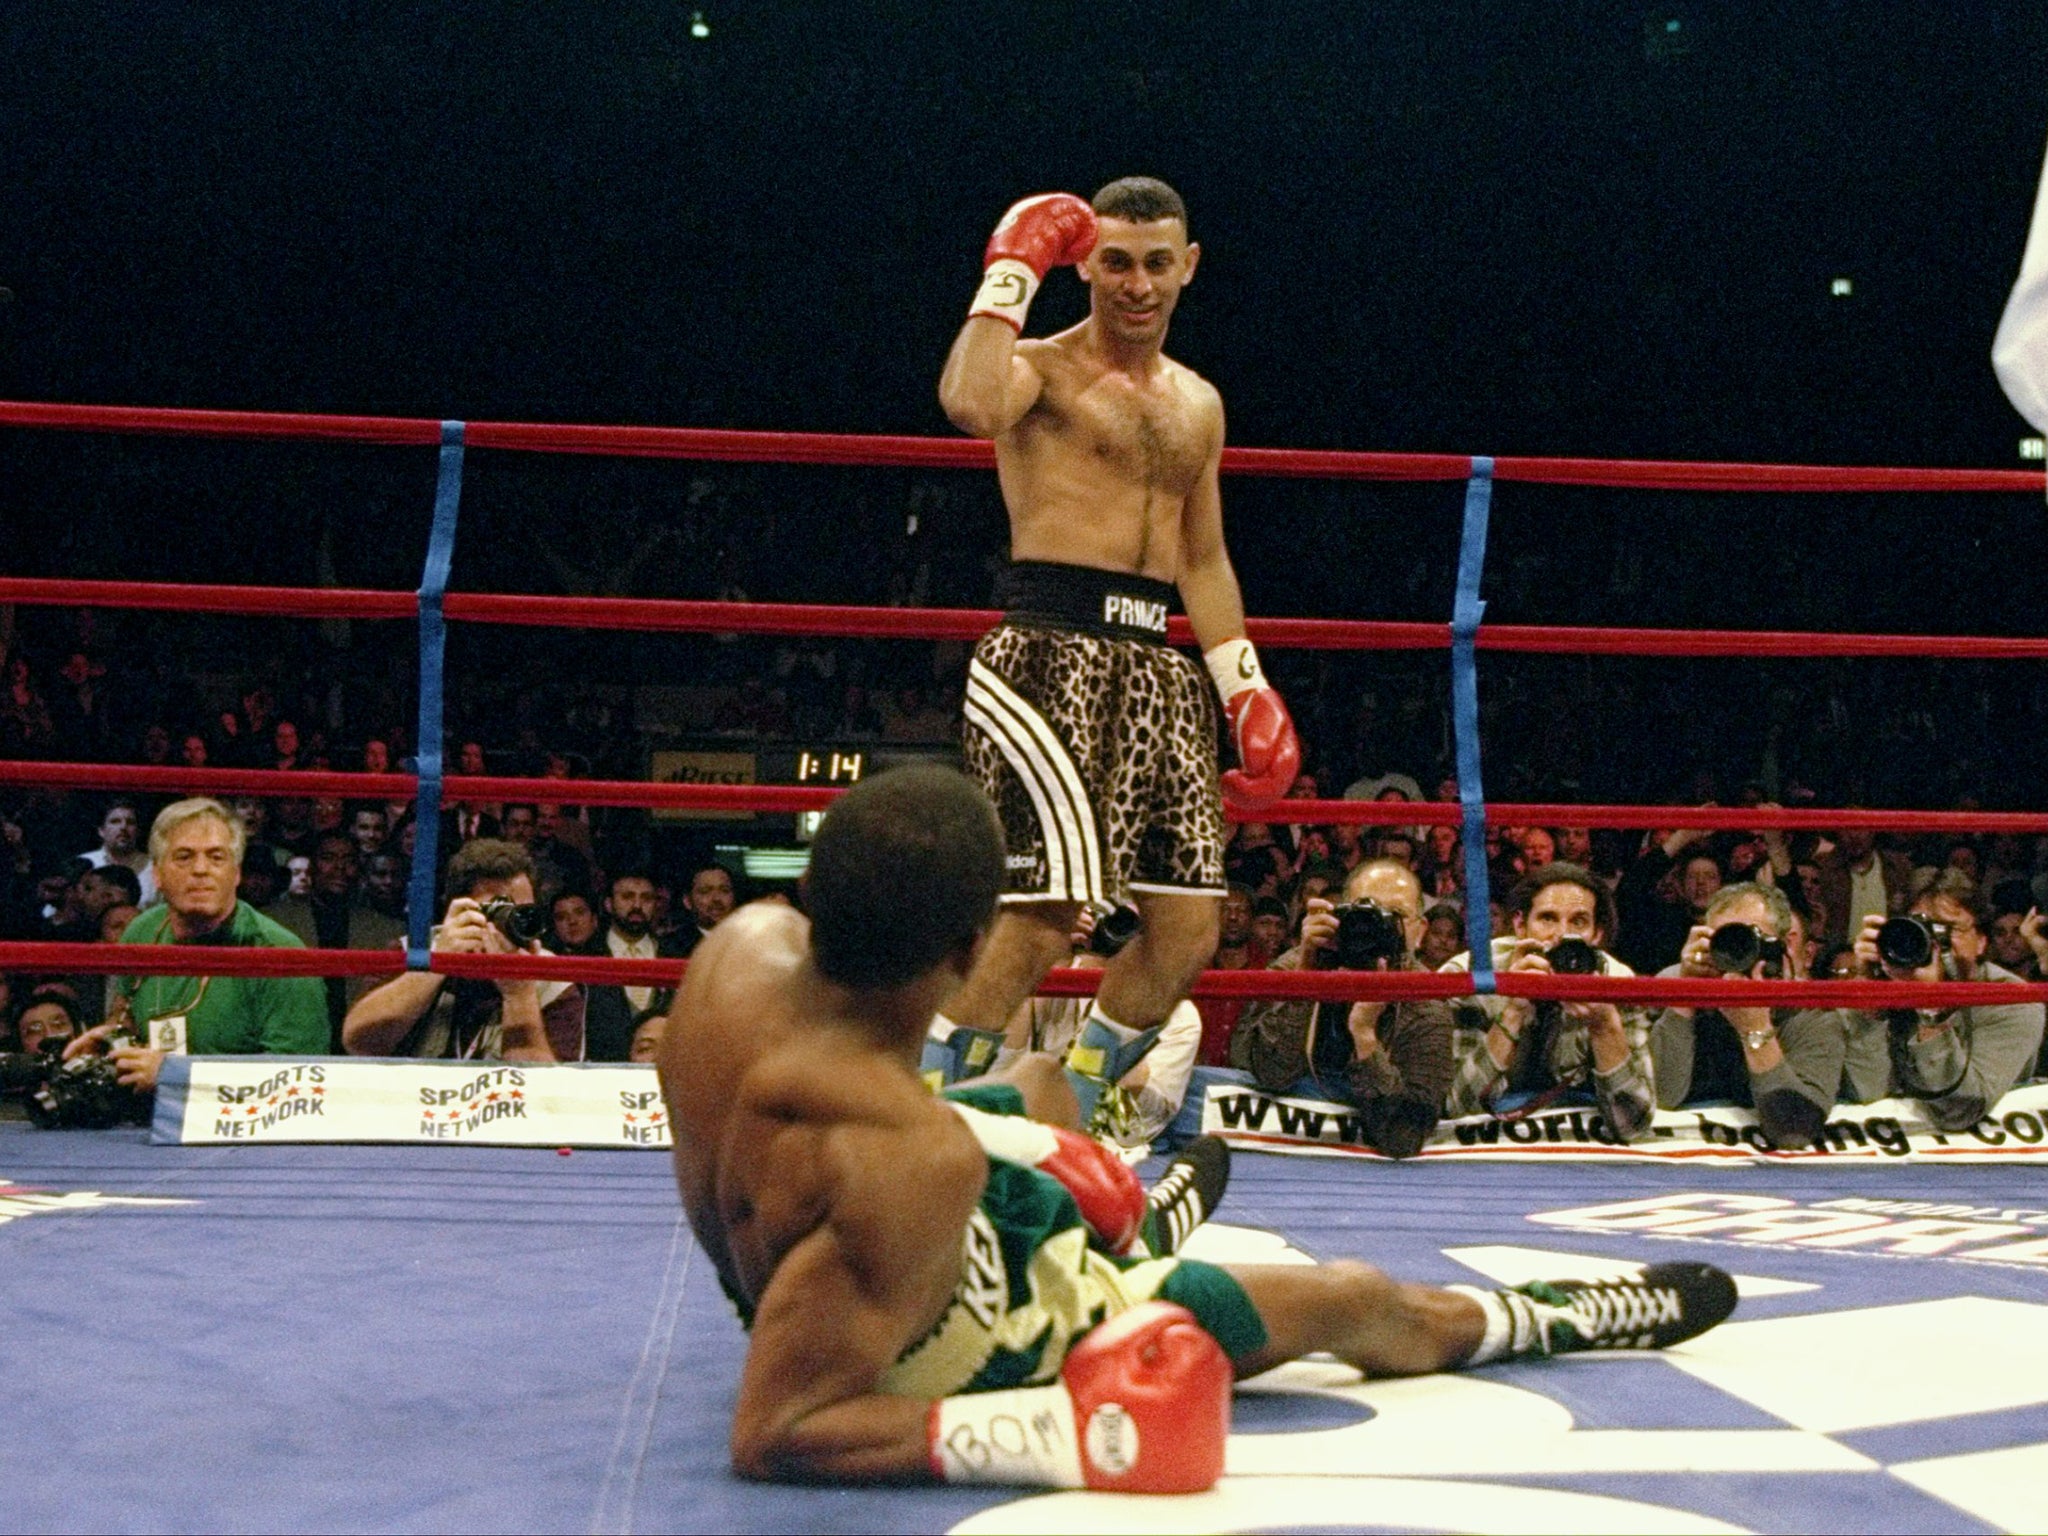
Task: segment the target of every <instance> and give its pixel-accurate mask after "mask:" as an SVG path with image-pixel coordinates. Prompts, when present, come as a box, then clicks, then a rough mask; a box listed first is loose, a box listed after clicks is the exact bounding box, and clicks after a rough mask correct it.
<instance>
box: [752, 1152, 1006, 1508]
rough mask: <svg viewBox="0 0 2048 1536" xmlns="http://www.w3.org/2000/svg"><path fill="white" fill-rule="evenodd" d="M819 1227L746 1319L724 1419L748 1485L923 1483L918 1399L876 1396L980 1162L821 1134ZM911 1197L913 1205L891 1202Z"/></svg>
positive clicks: (918, 1321) (953, 1253)
mask: <svg viewBox="0 0 2048 1536" xmlns="http://www.w3.org/2000/svg"><path fill="white" fill-rule="evenodd" d="M821 1161H822V1162H825V1163H827V1164H829V1165H830V1166H832V1167H834V1168H836V1169H837V1170H839V1171H838V1174H837V1177H836V1178H834V1180H833V1188H832V1191H831V1193H830V1195H829V1196H828V1200H829V1205H828V1209H827V1213H826V1216H825V1219H824V1221H823V1222H822V1223H820V1224H819V1226H817V1227H816V1228H815V1229H813V1230H812V1231H811V1232H810V1233H809V1234H808V1235H806V1236H805V1237H804V1238H802V1239H801V1240H800V1241H799V1242H798V1243H797V1244H796V1245H795V1246H794V1247H793V1248H791V1249H790V1250H789V1252H788V1253H786V1254H784V1255H783V1257H782V1260H781V1262H780V1263H779V1264H777V1265H776V1267H775V1272H774V1275H773V1277H772V1278H771V1279H770V1280H769V1282H768V1284H767V1286H766V1287H765V1288H764V1289H763V1291H762V1293H761V1300H760V1305H759V1306H758V1308H757V1309H756V1311H755V1315H754V1331H753V1339H752V1341H751V1343H750V1345H749V1347H748V1349H747V1363H746V1368H745V1370H744V1371H743V1373H742V1374H741V1377H740V1396H739V1403H738V1405H737V1406H736V1407H735V1409H734V1411H733V1423H732V1462H733V1467H734V1469H735V1470H736V1471H738V1472H739V1473H741V1474H742V1475H743V1476H747V1477H758V1478H778V1479H794V1480H800V1481H811V1480H823V1479H835V1480H859V1481H893V1480H908V1479H922V1478H929V1477H931V1475H932V1466H931V1446H930V1441H929V1439H928V1434H927V1421H928V1416H929V1414H930V1410H931V1403H930V1401H929V1400H927V1399H919V1398H907V1397H897V1396H892V1395H888V1394H885V1393H882V1392H880V1391H878V1390H877V1388H878V1387H879V1386H880V1384H881V1382H882V1379H883V1377H884V1375H885V1374H886V1373H887V1371H888V1369H889V1367H890V1365H891V1364H892V1363H893V1362H894V1361H895V1359H896V1357H897V1356H898V1355H899V1354H900V1353H902V1351H903V1349H904V1347H905V1346H906V1345H907V1344H908V1343H909V1342H910V1341H911V1340H912V1339H914V1338H916V1337H917V1336H918V1335H919V1334H920V1333H921V1332H922V1331H923V1330H924V1329H925V1328H926V1327H928V1326H929V1325H930V1323H931V1319H930V1317H928V1316H926V1315H925V1313H927V1312H928V1311H930V1310H931V1291H932V1286H933V1281H934V1273H935V1269H936V1270H942V1271H944V1272H945V1273H955V1272H957V1270H958V1266H959V1263H960V1258H959V1253H960V1244H961V1242H962V1241H963V1234H964V1231H965V1226H966V1219H967V1214H968V1212H969V1211H970V1210H971V1209H972V1208H973V1205H974V1202H975V1201H976V1200H977V1199H979V1197H980V1192H981V1180H982V1178H983V1176H984V1174H985V1169H986V1162H985V1160H984V1158H983V1157H982V1154H981V1151H980V1148H979V1147H978V1146H976V1145H975V1144H974V1143H973V1142H972V1140H971V1139H970V1138H967V1137H965V1136H964V1135H963V1136H961V1137H960V1138H958V1141H957V1142H956V1141H952V1140H949V1141H948V1142H947V1143H945V1144H943V1145H934V1144H933V1143H932V1141H931V1139H930V1137H929V1135H922V1136H919V1135H906V1134H904V1133H903V1132H900V1131H892V1130H889V1129H884V1128H876V1127H868V1126H842V1127H840V1128H838V1129H836V1130H834V1131H832V1132H831V1133H829V1135H828V1137H827V1141H826V1148H825V1152H824V1156H823V1158H822V1159H821ZM913 1187H914V1188H916V1189H917V1190H918V1192H919V1196H918V1198H917V1199H915V1200H906V1199H904V1198H903V1190H904V1189H906V1188H913Z"/></svg>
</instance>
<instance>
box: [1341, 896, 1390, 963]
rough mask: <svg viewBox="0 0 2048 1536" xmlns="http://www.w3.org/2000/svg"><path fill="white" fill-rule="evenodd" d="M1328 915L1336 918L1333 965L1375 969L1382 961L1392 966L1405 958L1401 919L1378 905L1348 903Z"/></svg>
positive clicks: (1361, 902) (1366, 902)
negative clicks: (1334, 958)
mask: <svg viewBox="0 0 2048 1536" xmlns="http://www.w3.org/2000/svg"><path fill="white" fill-rule="evenodd" d="M1331 915H1332V916H1334V917H1335V918H1336V919H1337V943H1336V960H1335V962H1334V963H1335V964H1336V965H1337V966H1338V967H1340V968H1341V969H1343V970H1347V971H1371V970H1377V969H1378V968H1379V963H1380V961H1382V960H1385V961H1387V962H1388V963H1389V964H1390V965H1391V964H1394V963H1397V962H1399V961H1400V960H1402V959H1405V958H1406V957H1407V954H1408V937H1407V935H1406V934H1405V933H1403V932H1402V931H1401V919H1400V918H1399V917H1398V916H1396V915H1395V914H1394V913H1392V912H1389V911H1388V910H1387V909H1386V908H1385V907H1383V906H1381V905H1380V904H1379V903H1378V902H1376V901H1347V902H1345V903H1344V905H1342V906H1341V907H1337V908H1335V909H1334V910H1333V912H1332V914H1331ZM1325 963H1326V964H1328V963H1332V962H1328V961H1326V962H1325Z"/></svg>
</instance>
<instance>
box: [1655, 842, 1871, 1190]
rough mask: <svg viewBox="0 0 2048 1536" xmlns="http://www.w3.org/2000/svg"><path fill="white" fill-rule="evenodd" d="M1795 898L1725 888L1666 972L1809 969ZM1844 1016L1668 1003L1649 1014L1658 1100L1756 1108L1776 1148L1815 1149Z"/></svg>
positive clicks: (1774, 974) (1831, 1098)
mask: <svg viewBox="0 0 2048 1536" xmlns="http://www.w3.org/2000/svg"><path fill="white" fill-rule="evenodd" d="M1797 930H1798V924H1797V922H1796V920H1795V918H1794V916H1793V912H1792V904H1791V903H1790V902H1789V901H1788V900H1786V898H1785V894H1784V892H1782V891H1779V890H1776V889H1773V888H1772V887H1770V886H1765V885H1754V884H1750V883H1747V882H1745V883H1743V884H1741V885H1730V886H1724V887H1723V888H1722V889H1721V890H1720V891H1719V892H1717V893H1716V894H1715V896H1714V898H1713V900H1711V901H1709V902H1708V903H1707V911H1706V917H1705V918H1704V919H1703V920H1702V921H1701V922H1700V923H1699V924H1698V925H1697V926H1696V927H1695V928H1694V929H1693V930H1692V932H1691V933H1690V934H1689V935H1687V937H1686V941H1685V948H1684V949H1683V950H1682V951H1681V952H1680V954H1679V962H1678V964H1677V965H1674V966H1669V967H1667V968H1666V969H1665V970H1663V971H1661V972H1659V973H1658V974H1659V975H1663V976H1693V977H1701V978H1711V979H1716V980H1718V979H1723V978H1728V977H1734V976H1748V977H1752V978H1754V979H1756V980H1758V981H1764V980H1775V979H1777V978H1779V977H1784V976H1790V977H1795V978H1803V977H1804V976H1805V974H1806V965H1805V959H1804V956H1803V955H1802V954H1801V953H1800V947H1801V946H1802V945H1803V936H1800V935H1799V934H1798V931H1797ZM1846 1028H1847V1025H1846V1023H1845V1021H1844V1020H1843V1018H1842V1015H1841V1014H1840V1013H1839V1012H1837V1011H1835V1010H1833V1009H1820V1008H1805V1009H1792V1008H1767V1007H1756V1008H1700V1009H1692V1008H1663V1009H1659V1010H1657V1011H1656V1012H1655V1013H1653V1014H1652V1015H1651V1017H1650V1056H1651V1059H1652V1061H1653V1062H1654V1063H1655V1065H1656V1083H1657V1104H1658V1106H1659V1107H1660V1108H1662V1109H1676V1108H1678V1107H1679V1106H1680V1105H1681V1104H1696V1103H1702V1102H1706V1101H1709V1100H1711V1101H1714V1102H1717V1103H1735V1104H1740V1105H1743V1106H1745V1107H1748V1108H1753V1109H1755V1111H1756V1115H1757V1123H1758V1124H1759V1125H1760V1126H1762V1128H1763V1133H1764V1135H1765V1136H1766V1137H1768V1138H1769V1139H1770V1142H1771V1145H1772V1146H1775V1147H1786V1148H1792V1149H1797V1148H1801V1147H1809V1146H1811V1145H1813V1142H1814V1139H1815V1138H1816V1137H1817V1136H1819V1135H1820V1131H1821V1127H1822V1126H1823V1125H1825V1124H1827V1118H1828V1111H1829V1110H1831V1109H1833V1108H1834V1105H1835V1090H1836V1087H1837V1086H1838V1085H1839V1084H1840V1082H1841V1080H1842V1056H1843V1052H1844V1050H1845V1049H1846V1040H1845V1034H1844V1031H1845V1030H1846Z"/></svg>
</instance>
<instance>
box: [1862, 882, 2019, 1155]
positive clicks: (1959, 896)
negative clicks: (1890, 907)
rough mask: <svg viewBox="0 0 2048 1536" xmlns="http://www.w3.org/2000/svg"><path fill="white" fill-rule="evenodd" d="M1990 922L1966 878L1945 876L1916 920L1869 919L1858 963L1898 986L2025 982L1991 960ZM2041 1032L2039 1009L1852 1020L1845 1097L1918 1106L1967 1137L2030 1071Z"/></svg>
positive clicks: (1998, 1007) (1920, 1012)
mask: <svg viewBox="0 0 2048 1536" xmlns="http://www.w3.org/2000/svg"><path fill="white" fill-rule="evenodd" d="M1988 915H1989V914H1988V912H1987V911H1986V909H1985V907H1984V905H1983V902H1982V899H1981V897H1980V896H1979V895H1978V892H1977V888H1976V887H1975V886H1974V885H1972V884H1971V883H1970V881H1969V879H1968V877H1966V876H1964V875H1963V874H1962V873H1961V872H1960V871H1944V872H1943V873H1942V874H1941V875H1940V876H1939V877H1937V878H1936V880H1935V881H1934V883H1933V884H1932V885H1930V886H1929V887H1928V888H1927V890H1926V891H1924V892H1923V893H1922V894H1921V895H1920V896H1919V897H1918V898H1917V899H1916V900H1915V901H1914V902H1913V905H1912V907H1911V909H1910V913H1909V915H1908V916H1905V917H1895V918H1886V917H1883V916H1881V915H1880V914H1877V913H1872V914H1870V915H1869V916H1868V917H1866V918H1865V919H1864V920H1863V926H1862V928H1861V929H1859V930H1858V932H1857V934H1856V949H1855V954H1856V959H1857V961H1858V963H1859V964H1860V965H1861V966H1862V967H1863V972H1864V974H1865V975H1867V976H1872V977H1881V978H1885V979H1888V980H1892V981H1942V980H1946V981H2018V980H2019V978H2018V977H2017V976H2015V975H2013V974H2012V972H2010V971H2008V970H2006V969H2004V968H2003V967H2002V966H1997V965H1993V964H1992V963H1991V962H1990V961H1989V960H1987V959H1986V958H1985V954H1984V951H1985V947H1986V939H1985V928H1986V926H1987V921H1986V920H1987V918H1988ZM2042 1022H2043V1015H2042V1007H2041V1005H2040V1004H2039V1003H2027V1002H2012V1003H1992V1004H1985V1003H1977V1004H1972V1005H1971V1006H1969V1007H1966V1008H1948V1009H1942V1008H1921V1009H1910V1008H1894V1009H1887V1010H1885V1011H1883V1012H1881V1013H1866V1012H1862V1011H1856V1012H1852V1013H1850V1014H1849V1016H1848V1023H1849V1042H1848V1054H1847V1059H1846V1061H1845V1063H1844V1067H1843V1073H1842V1097H1843V1098H1845V1099H1847V1100H1849V1101H1850V1102H1851V1103H1855V1104H1868V1103H1870V1102H1871V1101H1872V1100H1874V1099H1883V1098H1890V1097H1892V1096H1894V1095H1896V1096H1900V1097H1904V1098H1912V1099H1919V1100H1921V1101H1922V1102H1923V1103H1924V1104H1925V1105H1926V1107H1927V1118H1928V1119H1929V1120H1931V1121H1933V1122H1934V1124H1935V1125H1936V1126H1938V1127H1939V1128H1940V1129H1942V1130H1944V1131H1964V1130H1968V1129H1969V1128H1970V1127H1971V1126H1973V1125H1975V1124H1976V1123H1977V1122H1978V1121H1979V1120H1980V1119H1982V1118H1983V1117H1984V1115H1985V1114H1986V1113H1988V1112H1989V1111H1990V1110H1991V1108H1992V1106H1994V1105H1995V1104H1997V1102H1998V1101H1999V1099H2000V1098H2001V1097H2003V1096H2004V1094H2005V1091H2006V1090H2007V1089H2008V1088H2011V1087H2012V1086H2013V1085H2014V1084H2015V1083H2018V1082H2020V1081H2021V1080H2023V1079H2024V1078H2025V1077H2026V1076H2027V1074H2028V1073H2029V1072H2030V1071H2032V1069H2033V1065H2034V1058H2035V1057H2036V1056H2037V1055H2038V1054H2039V1052H2040V1049H2041V1031H2042Z"/></svg>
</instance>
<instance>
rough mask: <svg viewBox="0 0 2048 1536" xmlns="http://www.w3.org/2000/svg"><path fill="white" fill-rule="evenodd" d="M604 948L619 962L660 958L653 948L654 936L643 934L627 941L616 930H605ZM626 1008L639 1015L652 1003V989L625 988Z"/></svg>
mask: <svg viewBox="0 0 2048 1536" xmlns="http://www.w3.org/2000/svg"><path fill="white" fill-rule="evenodd" d="M604 947H605V948H606V949H608V950H610V951H611V952H612V954H613V955H614V956H616V957H617V958H618V959H620V960H655V959H659V958H660V956H659V954H658V952H657V951H656V949H655V946H654V935H653V934H651V933H643V934H641V935H640V937H639V938H637V939H629V938H627V937H626V936H625V935H624V934H623V933H621V932H619V930H618V929H616V928H607V929H606V930H605V935H604ZM622 990H623V991H624V992H625V994H626V1006H627V1007H629V1008H631V1009H632V1010H633V1011H634V1012H635V1013H639V1012H640V1011H641V1010H642V1009H643V1008H645V1007H646V1006H647V1005H648V1004H649V1003H651V1002H653V1001H654V988H652V987H626V988H623V989H622Z"/></svg>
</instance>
